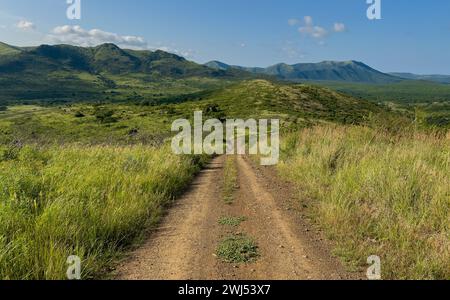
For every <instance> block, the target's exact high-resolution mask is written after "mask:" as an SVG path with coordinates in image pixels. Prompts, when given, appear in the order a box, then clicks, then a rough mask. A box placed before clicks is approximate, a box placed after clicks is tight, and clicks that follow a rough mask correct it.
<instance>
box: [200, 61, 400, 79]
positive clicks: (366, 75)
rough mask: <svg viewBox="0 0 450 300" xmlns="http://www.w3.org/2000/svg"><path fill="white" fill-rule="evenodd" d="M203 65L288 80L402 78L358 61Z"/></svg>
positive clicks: (217, 62) (215, 62) (214, 63)
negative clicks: (253, 66)
mask: <svg viewBox="0 0 450 300" xmlns="http://www.w3.org/2000/svg"><path fill="white" fill-rule="evenodd" d="M205 65H206V66H208V67H210V68H213V69H216V70H231V69H238V70H243V71H247V72H251V73H253V74H264V75H270V76H275V77H277V78H278V79H282V80H289V81H302V80H317V81H319V80H320V81H347V82H364V83H390V82H398V81H401V80H402V79H401V78H399V77H397V76H393V75H390V74H386V73H383V72H380V71H378V70H375V69H373V68H371V67H369V66H368V65H366V64H364V63H362V62H358V61H344V62H338V61H323V62H320V63H300V64H294V65H288V64H285V63H280V64H276V65H273V66H270V67H267V68H248V67H241V66H231V65H227V64H225V63H223V62H219V61H211V62H208V63H206V64H205Z"/></svg>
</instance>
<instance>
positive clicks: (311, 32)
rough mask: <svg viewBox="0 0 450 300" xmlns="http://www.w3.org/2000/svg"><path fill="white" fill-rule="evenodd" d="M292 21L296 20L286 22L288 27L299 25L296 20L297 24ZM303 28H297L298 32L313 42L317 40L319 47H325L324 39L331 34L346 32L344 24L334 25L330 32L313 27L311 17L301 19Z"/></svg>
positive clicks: (316, 26)
mask: <svg viewBox="0 0 450 300" xmlns="http://www.w3.org/2000/svg"><path fill="white" fill-rule="evenodd" d="M293 20H297V19H291V20H289V21H288V23H289V25H291V26H294V25H296V24H297V23H301V22H300V21H298V20H297V23H295V22H294V21H293ZM303 23H304V24H303V26H301V27H300V28H298V31H299V32H300V33H301V34H303V35H304V36H308V37H311V38H313V39H315V40H317V42H318V44H319V45H325V44H326V43H325V38H327V37H328V36H329V35H330V34H331V33H333V32H335V33H340V32H344V31H346V30H347V28H346V26H345V24H344V23H334V26H333V28H331V29H330V30H327V29H326V28H324V27H322V26H319V25H315V24H314V20H313V18H312V17H311V16H305V17H304V18H303Z"/></svg>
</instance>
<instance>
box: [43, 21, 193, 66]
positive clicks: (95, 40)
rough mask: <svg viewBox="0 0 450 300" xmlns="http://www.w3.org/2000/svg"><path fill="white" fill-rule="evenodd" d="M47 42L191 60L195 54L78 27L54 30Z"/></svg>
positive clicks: (138, 37)
mask: <svg viewBox="0 0 450 300" xmlns="http://www.w3.org/2000/svg"><path fill="white" fill-rule="evenodd" d="M45 40H46V41H47V42H48V43H51V44H69V45H74V46H82V47H94V46H98V45H101V44H104V43H113V44H116V45H117V46H119V47H121V48H127V49H135V50H153V51H154V50H162V51H165V52H171V53H174V54H177V55H180V56H184V57H186V58H191V57H193V55H194V54H195V51H193V50H191V49H189V50H177V49H174V48H173V47H168V46H165V45H163V44H162V43H157V45H156V46H152V45H149V44H148V42H147V41H146V40H145V39H144V38H143V37H140V36H134V35H120V34H117V33H113V32H107V31H103V30H100V29H91V30H86V29H84V28H82V27H81V26H78V25H75V26H71V25H63V26H57V27H55V28H53V30H52V31H51V33H50V34H47V35H46V37H45Z"/></svg>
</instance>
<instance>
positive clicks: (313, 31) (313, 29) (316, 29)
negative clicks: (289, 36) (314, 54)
mask: <svg viewBox="0 0 450 300" xmlns="http://www.w3.org/2000/svg"><path fill="white" fill-rule="evenodd" d="M304 21H305V25H304V26H302V27H300V28H299V29H298V31H299V32H300V33H302V34H304V35H307V36H311V37H313V38H315V39H323V38H325V37H326V36H327V35H328V31H327V30H326V29H325V28H323V27H321V26H314V22H313V18H312V17H310V16H306V17H305V18H304Z"/></svg>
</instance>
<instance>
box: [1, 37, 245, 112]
mask: <svg viewBox="0 0 450 300" xmlns="http://www.w3.org/2000/svg"><path fill="white" fill-rule="evenodd" d="M252 76H253V75H252V74H250V73H247V72H245V71H242V70H216V69H211V68H208V67H206V66H203V65H199V64H196V63H194V62H191V61H188V60H186V59H185V58H183V57H180V56H177V55H175V54H172V53H167V52H164V51H160V50H157V51H136V50H126V49H121V48H119V47H118V46H116V45H114V44H103V45H99V46H97V47H89V48H84V47H76V46H69V45H55V46H50V45H41V46H38V47H27V48H19V47H14V46H10V45H6V44H3V43H2V44H0V88H1V90H2V93H1V94H0V102H1V103H3V104H4V103H11V102H16V101H21V102H52V103H59V102H72V101H75V100H87V101H97V100H130V99H134V100H139V99H147V100H152V101H153V100H155V101H159V100H161V99H165V98H170V97H173V96H175V95H183V94H190V93H196V92H199V91H203V90H206V89H210V88H217V87H220V86H223V85H224V84H227V82H228V81H233V80H236V79H242V78H250V77H252Z"/></svg>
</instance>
